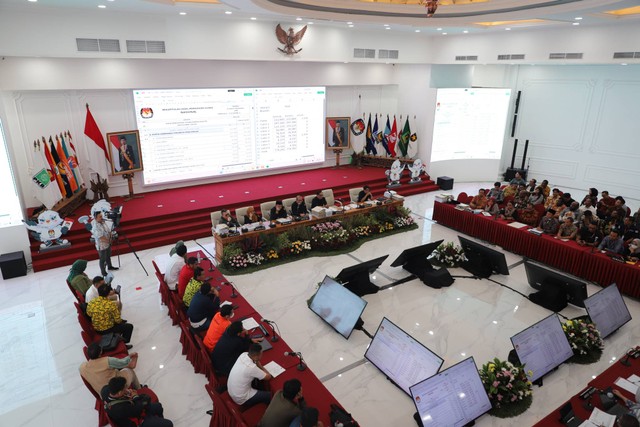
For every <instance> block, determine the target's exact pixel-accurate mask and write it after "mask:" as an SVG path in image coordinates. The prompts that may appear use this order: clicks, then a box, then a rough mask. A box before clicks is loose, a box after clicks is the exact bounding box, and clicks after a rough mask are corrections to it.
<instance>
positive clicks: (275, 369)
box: [264, 361, 285, 378]
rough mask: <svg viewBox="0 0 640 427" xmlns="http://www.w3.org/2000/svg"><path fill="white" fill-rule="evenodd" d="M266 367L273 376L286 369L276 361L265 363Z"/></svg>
mask: <svg viewBox="0 0 640 427" xmlns="http://www.w3.org/2000/svg"><path fill="white" fill-rule="evenodd" d="M264 369H266V370H267V372H269V373H270V374H271V376H272V377H274V378H275V377H277V376H278V375H280V374H281V373H283V372H284V371H285V369H284V368H283V367H282V366H280V365H278V364H277V363H276V362H273V361H272V362H269V363H267V364H266V365H264Z"/></svg>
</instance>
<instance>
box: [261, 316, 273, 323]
mask: <svg viewBox="0 0 640 427" xmlns="http://www.w3.org/2000/svg"><path fill="white" fill-rule="evenodd" d="M260 321H261V322H264V323H269V324H271V323H275V322H272V321H271V320H267V319H265V318H264V317H263V318H262V319H260Z"/></svg>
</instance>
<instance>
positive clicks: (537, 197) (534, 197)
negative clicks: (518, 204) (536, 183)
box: [529, 188, 544, 206]
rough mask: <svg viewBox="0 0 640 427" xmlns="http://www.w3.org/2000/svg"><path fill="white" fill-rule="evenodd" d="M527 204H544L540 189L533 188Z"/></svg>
mask: <svg viewBox="0 0 640 427" xmlns="http://www.w3.org/2000/svg"><path fill="white" fill-rule="evenodd" d="M529 202H531V203H532V204H533V205H534V206H535V205H541V204H542V203H543V202H544V196H543V195H542V194H541V193H540V189H538V188H535V189H534V190H533V193H531V195H529Z"/></svg>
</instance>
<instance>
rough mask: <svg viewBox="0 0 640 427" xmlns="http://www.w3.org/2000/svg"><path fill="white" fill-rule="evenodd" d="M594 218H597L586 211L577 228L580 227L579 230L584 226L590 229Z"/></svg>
mask: <svg viewBox="0 0 640 427" xmlns="http://www.w3.org/2000/svg"><path fill="white" fill-rule="evenodd" d="M594 217H595V218H597V217H596V216H595V214H593V213H592V212H591V211H584V213H583V214H582V216H581V217H580V221H576V227H578V230H579V229H580V227H583V226H584V227H588V226H589V224H591V222H592V221H593V218H594Z"/></svg>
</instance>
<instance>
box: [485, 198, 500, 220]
mask: <svg viewBox="0 0 640 427" xmlns="http://www.w3.org/2000/svg"><path fill="white" fill-rule="evenodd" d="M484 211H485V212H489V213H490V214H491V215H494V216H495V215H498V214H499V213H500V206H498V202H497V201H496V198H495V197H490V198H489V200H487V205H486V206H485V207H484Z"/></svg>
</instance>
